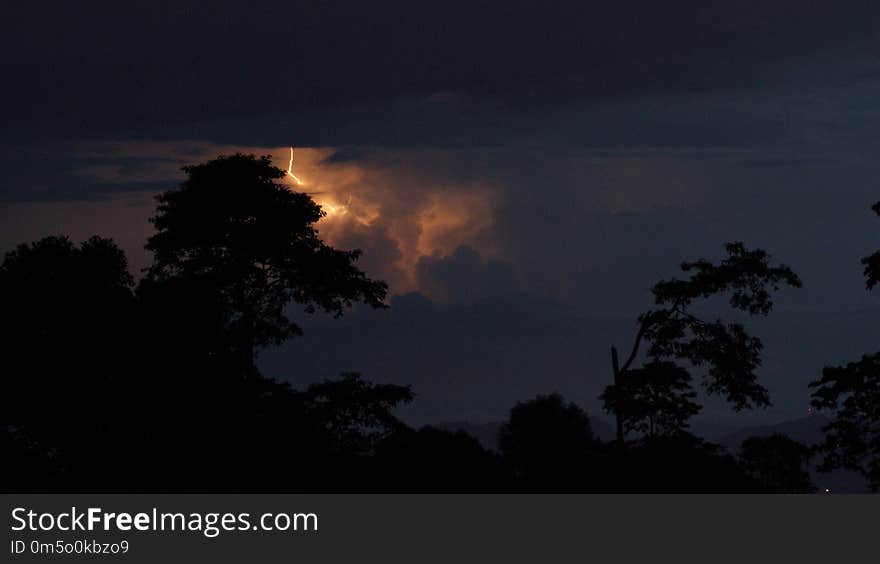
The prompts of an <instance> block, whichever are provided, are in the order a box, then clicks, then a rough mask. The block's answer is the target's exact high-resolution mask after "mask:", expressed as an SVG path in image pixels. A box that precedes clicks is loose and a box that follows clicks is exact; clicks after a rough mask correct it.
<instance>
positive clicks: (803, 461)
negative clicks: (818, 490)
mask: <svg viewBox="0 0 880 564" xmlns="http://www.w3.org/2000/svg"><path fill="white" fill-rule="evenodd" d="M812 457H813V450H812V449H811V448H810V447H808V446H806V445H804V444H801V443H799V442H797V441H795V440H793V439H791V438H789V437H786V436H785V435H778V434H777V435H771V436H769V437H749V438H748V439H746V440H745V441H743V443H742V446H741V447H740V460H741V461H742V465H743V468H744V469H745V471H746V472H747V473H748V474H749V475H750V476H752V477H753V478H755V479H756V480H757V481H758V483H759V484H760V486H761V490H762V491H766V492H773V493H809V492H812V491H814V490H815V488H814V487H813V484H812V481H811V479H810V471H809V463H810V459H812Z"/></svg>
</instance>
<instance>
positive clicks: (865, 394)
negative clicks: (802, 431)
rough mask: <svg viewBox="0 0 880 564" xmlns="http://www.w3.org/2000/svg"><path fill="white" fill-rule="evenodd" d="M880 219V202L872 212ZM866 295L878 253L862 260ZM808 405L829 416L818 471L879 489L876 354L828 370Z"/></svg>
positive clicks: (879, 356)
mask: <svg viewBox="0 0 880 564" xmlns="http://www.w3.org/2000/svg"><path fill="white" fill-rule="evenodd" d="M871 210H873V212H874V213H875V214H877V215H880V202H877V203H875V204H874V205H873V206H871ZM862 265H864V275H865V280H866V286H867V289H868V290H869V291H870V290H873V289H874V287H875V286H877V284H878V283H880V251H876V252H874V253H873V254H871V255H869V256H867V257H864V258H862ZM810 387H811V388H815V390H814V392H813V394H812V398H813V399H812V405H813V407H816V408H817V409H824V410H827V411H829V412H831V423H829V424H828V425H827V426H825V428H824V429H823V430H824V432H825V437H824V440H823V442H822V444H821V445H820V446H819V450H820V452H821V453H822V455H823V459H822V462H821V464H820V466H819V469H820V470H825V471H830V470H834V469H837V468H847V469H850V470H855V471H857V472H859V473H861V474H862V475H863V476H864V477H865V479H867V480H868V485H869V486H870V487H871V489H873V490H875V491H876V490H877V489H878V488H880V352H878V353H874V354H868V355H864V356H862V358H861V359H860V360H858V361H856V362H850V363H848V364H846V365H845V366H826V367H825V368H824V369H823V370H822V378H820V379H819V380H817V381H815V382H811V383H810Z"/></svg>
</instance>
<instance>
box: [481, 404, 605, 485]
mask: <svg viewBox="0 0 880 564" xmlns="http://www.w3.org/2000/svg"><path fill="white" fill-rule="evenodd" d="M594 446H595V438H594V436H593V431H592V428H591V426H590V418H589V417H588V416H587V414H586V413H585V412H584V411H583V410H582V409H581V408H580V407H578V406H577V405H575V404H573V403H570V402H569V403H566V402H565V401H564V400H563V399H562V396H560V395H559V394H551V395H548V396H537V397H536V398H535V399H532V400H529V401H526V402H520V403H517V404H516V405H515V406H514V407H513V409H511V410H510V418H509V419H508V421H507V422H506V423H504V425H502V427H501V430H500V431H499V433H498V448H499V449H500V450H501V454H502V455H503V456H504V458H505V460H506V461H507V463H508V464H509V465H510V467H511V468H512V469H513V472H514V474H515V476H517V477H518V478H521V479H523V480H525V481H526V482H531V483H535V482H537V483H542V484H544V487H548V488H557V487H563V488H564V487H571V486H572V484H573V483H575V482H576V481H577V476H578V475H579V474H580V473H581V472H582V471H583V470H584V465H585V462H586V457H587V455H588V453H589V450H590V448H591V447H594ZM551 484H552V485H551Z"/></svg>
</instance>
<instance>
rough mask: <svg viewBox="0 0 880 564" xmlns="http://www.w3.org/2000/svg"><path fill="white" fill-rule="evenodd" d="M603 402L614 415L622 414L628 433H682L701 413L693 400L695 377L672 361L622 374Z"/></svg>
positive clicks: (694, 395) (650, 363)
mask: <svg viewBox="0 0 880 564" xmlns="http://www.w3.org/2000/svg"><path fill="white" fill-rule="evenodd" d="M619 380H620V381H619V384H618V385H613V384H612V385H611V386H608V387H607V388H606V389H605V391H604V392H603V393H602V395H601V396H600V398H599V399H601V400H602V402H603V404H604V407H605V409H606V410H607V411H610V412H620V413H621V414H622V416H623V424H624V428H625V430H626V431H627V432H637V433H642V434H647V435H648V436H655V435H666V434H673V433H677V432H680V431H681V430H682V429H686V428H687V426H688V423H687V422H688V419H690V418H691V417H693V416H694V415H696V414H697V413H699V412H700V406H699V405H698V404H697V403H695V402H694V401H693V399H694V398H695V397H696V393H695V392H694V391H693V388H692V387H691V375H690V373H688V371H687V370H685V369H684V368H682V367H680V366H677V365H675V364H674V363H672V362H666V361H653V362H649V363H648V364H646V365H645V366H643V367H642V368H633V369H630V370H628V371H626V372H625V373H624V374H622V375H621V377H620V379H619Z"/></svg>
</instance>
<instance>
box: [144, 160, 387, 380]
mask: <svg viewBox="0 0 880 564" xmlns="http://www.w3.org/2000/svg"><path fill="white" fill-rule="evenodd" d="M183 170H184V171H185V172H186V174H187V177H188V178H187V179H186V180H185V181H184V182H183V184H182V185H181V187H180V188H179V189H177V190H171V191H168V192H165V193H163V194H161V195H159V196H158V197H157V199H158V202H159V206H158V209H157V214H156V216H155V217H154V218H153V219H152V221H153V223H154V225H155V226H156V229H157V233H156V234H154V235H153V236H152V237H150V239H149V241H148V243H147V249H149V250H151V251H153V253H154V257H155V262H154V265H153V266H152V267H151V268H150V269H149V273H148V278H149V279H151V280H154V281H162V280H167V279H173V278H183V279H188V280H190V281H194V282H196V283H198V284H199V285H201V286H202V289H203V291H206V292H211V293H212V294H213V295H216V296H217V297H218V299H219V301H220V302H221V303H222V304H223V305H224V309H225V310H226V311H227V312H228V314H229V316H228V318H227V319H226V320H225V328H224V329H225V332H226V334H227V336H228V338H229V340H230V342H231V343H234V347H235V350H236V351H237V354H238V356H239V358H240V362H241V367H242V370H244V371H245V373H252V372H253V370H254V360H255V353H256V351H257V350H258V349H259V348H261V347H264V346H266V345H270V344H280V343H281V342H283V341H284V340H286V339H288V338H290V337H292V336H295V335H298V334H300V333H301V329H300V327H299V326H297V325H296V324H295V323H294V322H293V321H291V320H290V319H289V318H288V317H287V316H286V315H285V311H284V310H285V307H286V306H287V305H288V304H290V303H297V304H300V305H302V306H303V307H304V309H305V311H307V312H309V313H311V312H314V311H316V310H319V309H320V310H324V311H326V312H330V313H333V314H334V315H337V316H338V315H341V314H342V312H343V311H344V309H346V308H347V307H350V306H351V305H353V304H354V303H355V302H365V303H367V304H369V305H371V306H373V307H383V306H384V304H383V300H384V298H385V294H386V290H387V286H386V284H385V283H384V282H380V281H374V280H371V279H369V278H367V276H366V275H365V274H364V273H363V272H361V271H360V270H359V269H358V268H357V267H356V266H355V264H354V263H355V262H356V261H357V259H358V257H359V256H360V251H359V250H354V251H340V250H337V249H334V248H332V247H330V246H328V245H326V244H325V243H324V242H323V241H321V239H320V238H319V237H318V232H317V230H316V229H315V224H316V223H317V221H318V220H319V219H321V217H323V216H324V215H325V214H324V212H323V211H322V210H321V207H320V206H319V205H318V204H316V203H315V202H314V201H312V199H311V198H310V197H309V196H308V195H307V194H304V193H300V192H294V191H292V190H290V189H288V188H287V187H286V186H284V185H283V184H281V183H279V182H278V180H279V179H280V178H282V177H283V176H284V174H285V173H284V171H283V170H281V169H279V168H275V167H273V166H272V164H271V161H270V159H269V157H260V158H257V157H255V156H254V155H242V154H235V155H232V156H228V157H226V156H221V157H219V158H217V159H214V160H212V161H209V162H207V163H204V164H200V165H195V166H187V167H184V169H183Z"/></svg>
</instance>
